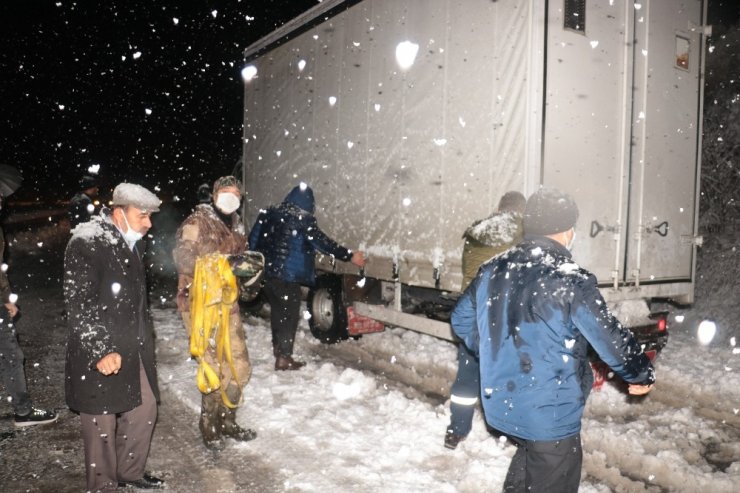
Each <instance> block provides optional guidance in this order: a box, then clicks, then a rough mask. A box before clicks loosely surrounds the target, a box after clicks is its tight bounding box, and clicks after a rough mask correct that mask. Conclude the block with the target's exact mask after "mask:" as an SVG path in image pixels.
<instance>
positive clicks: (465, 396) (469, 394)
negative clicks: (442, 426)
mask: <svg viewBox="0 0 740 493" xmlns="http://www.w3.org/2000/svg"><path fill="white" fill-rule="evenodd" d="M479 367H480V365H479V364H478V359H477V358H476V357H475V356H474V355H473V354H472V353H470V351H468V348H466V347H465V344H463V343H460V344H459V345H458V347H457V376H456V377H455V382H454V383H453V384H452V388H451V389H450V394H451V395H450V426H448V427H447V432H448V433H454V434H455V435H461V436H467V435H468V433H470V428H471V427H472V424H473V414H474V413H475V406H476V404H477V403H478V394H479V393H480V370H479Z"/></svg>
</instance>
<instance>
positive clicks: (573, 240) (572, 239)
mask: <svg viewBox="0 0 740 493" xmlns="http://www.w3.org/2000/svg"><path fill="white" fill-rule="evenodd" d="M575 242H576V232H575V230H573V236H571V237H570V241H569V242H568V244H567V245H565V248H567V249H568V251H572V250H573V244H574V243H575Z"/></svg>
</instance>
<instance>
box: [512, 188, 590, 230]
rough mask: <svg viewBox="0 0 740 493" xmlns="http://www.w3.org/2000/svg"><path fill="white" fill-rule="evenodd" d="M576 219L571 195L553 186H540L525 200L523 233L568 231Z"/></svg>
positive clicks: (575, 209)
mask: <svg viewBox="0 0 740 493" xmlns="http://www.w3.org/2000/svg"><path fill="white" fill-rule="evenodd" d="M577 220H578V206H577V205H576V202H575V200H573V197H571V196H570V195H568V194H567V193H564V192H561V191H560V190H557V189H555V188H546V187H543V188H540V189H539V190H537V191H536V192H535V193H533V194H532V195H531V196H530V197H529V199H528V200H527V206H526V208H525V209H524V223H523V225H524V234H525V235H539V236H546V235H551V234H556V233H562V232H563V231H568V230H569V229H570V228H572V227H573V226H575V224H576V221H577Z"/></svg>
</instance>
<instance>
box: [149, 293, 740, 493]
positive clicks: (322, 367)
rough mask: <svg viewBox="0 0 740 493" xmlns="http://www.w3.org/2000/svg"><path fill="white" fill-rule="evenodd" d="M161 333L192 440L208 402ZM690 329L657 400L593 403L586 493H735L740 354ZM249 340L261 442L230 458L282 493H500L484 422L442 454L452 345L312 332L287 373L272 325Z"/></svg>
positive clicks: (391, 334) (252, 416)
mask: <svg viewBox="0 0 740 493" xmlns="http://www.w3.org/2000/svg"><path fill="white" fill-rule="evenodd" d="M154 319H155V331H156V333H157V337H158V359H159V378H160V381H161V382H162V388H163V390H165V389H166V390H169V391H171V392H173V393H174V394H175V395H177V396H178V398H180V399H181V400H182V401H183V402H184V403H185V404H186V405H187V406H188V407H189V408H191V409H192V411H193V426H194V427H195V426H197V414H198V411H199V409H200V394H199V392H198V390H197V389H196V387H195V369H196V365H195V362H194V361H193V360H191V359H189V357H188V354H187V342H186V339H185V337H184V329H183V327H182V324H181V321H180V319H179V317H178V315H177V313H176V312H175V311H174V310H172V309H165V308H158V309H155V310H154ZM690 325H691V324H688V323H686V324H684V325H675V326H674V327H673V331H672V335H671V339H670V341H669V344H668V346H667V348H666V349H665V350H664V353H663V354H662V355H661V357H660V358H659V360H658V363H657V375H658V383H657V386H656V389H655V390H654V392H653V393H652V394H650V395H649V396H648V398H647V399H635V398H630V397H629V396H626V395H625V394H624V393H622V392H620V390H619V389H618V388H617V387H616V386H614V385H606V386H605V387H604V388H603V389H602V390H601V391H600V392H595V393H592V395H591V398H590V401H589V404H588V407H587V410H586V415H585V419H584V423H583V425H584V426H583V440H584V477H583V480H582V484H581V489H580V491H581V492H582V493H593V492H598V493H606V492H641V491H645V492H664V491H671V492H673V491H676V492H682V491H685V492H697V491H702V492H706V493H709V492H712V493H722V492H728V493H729V492H736V491H738V489H737V487H738V486H737V485H738V484H740V416H739V415H738V408H740V398H739V395H740V378H739V375H740V371H738V370H739V368H738V366H740V354H738V351H737V350H736V348H735V347H734V346H732V344H731V343H730V342H729V341H728V342H727V343H726V344H718V345H717V346H710V347H704V346H701V345H699V343H698V342H697V341H696V337H695V336H694V334H692V333H691V328H690ZM245 329H246V331H247V337H248V346H249V353H250V357H251V360H252V364H253V367H254V369H253V374H252V378H251V381H250V383H249V385H248V387H247V391H246V400H245V402H244V405H243V407H242V408H241V410H240V411H239V415H238V421H239V423H240V424H241V425H242V426H245V427H251V428H253V429H255V430H257V432H258V438H257V439H256V440H254V441H252V442H248V443H246V444H235V443H232V445H231V446H230V448H228V449H227V450H228V452H227V453H230V454H245V456H253V455H258V456H260V457H261V458H262V459H263V460H264V461H265V462H266V463H268V464H272V465H273V466H274V467H275V469H276V471H277V477H280V478H281V481H282V489H283V491H286V492H313V491H342V492H344V491H352V492H381V491H382V492H480V491H500V489H501V486H502V484H503V480H504V477H505V475H506V471H507V469H508V467H509V461H510V458H511V456H512V455H513V453H514V449H513V447H512V446H510V445H509V444H507V443H505V442H504V441H502V440H501V439H499V438H496V437H494V436H492V435H491V434H489V433H488V431H487V430H486V427H485V425H484V422H483V419H482V417H481V416H480V415H479V414H476V418H475V421H474V425H473V431H472V433H471V435H470V436H469V437H468V438H467V440H466V441H464V442H462V443H461V445H460V446H459V447H458V449H457V450H455V451H450V450H447V449H445V448H444V447H443V445H442V442H443V438H444V432H445V428H446V426H447V424H448V422H449V403H448V402H446V403H441V400H440V399H437V400H435V399H433V398H424V395H433V394H435V393H437V394H439V395H445V397H446V394H447V392H448V386H449V383H450V382H451V380H452V378H453V377H454V372H455V368H456V362H455V356H456V351H455V347H454V345H452V344H451V343H449V342H446V341H442V340H438V339H435V338H432V337H429V336H426V335H421V334H417V333H414V332H410V331H406V330H402V329H391V330H387V331H386V332H384V333H380V334H371V335H366V336H364V337H362V338H361V339H359V340H349V341H345V342H343V343H341V344H338V345H336V346H332V347H326V346H323V345H321V344H320V343H319V342H318V341H316V340H315V339H313V337H312V336H311V335H310V332H308V330H306V329H307V326H306V322H305V320H304V321H302V322H301V328H300V329H299V333H298V337H297V340H296V351H295V352H296V356H297V357H298V358H302V359H305V360H307V361H308V365H307V366H306V367H305V368H304V369H302V370H300V371H297V372H276V371H274V370H273V364H274V359H273V356H272V349H271V344H270V328H269V322H267V321H265V320H263V319H261V318H256V317H247V318H246V320H245ZM368 360H371V361H368ZM378 368H380V369H381V370H380V371H378ZM394 368H395V369H396V371H395V372H394V371H393V369H394ZM372 369H374V370H372ZM381 373H382V375H381ZM396 378H398V379H400V380H402V381H405V382H407V383H409V382H410V383H411V385H412V386H413V387H415V388H416V390H417V391H418V392H417V395H418V396H420V397H419V398H414V397H413V394H414V392H413V391H412V392H405V391H404V389H403V387H404V386H403V385H398V384H396V383H394V380H395V379H396ZM445 385H446V386H445ZM410 396H411V397H410ZM224 486H226V485H224ZM232 488H233V489H234V490H237V489H239V487H238V485H233V486H232ZM225 491H226V490H225Z"/></svg>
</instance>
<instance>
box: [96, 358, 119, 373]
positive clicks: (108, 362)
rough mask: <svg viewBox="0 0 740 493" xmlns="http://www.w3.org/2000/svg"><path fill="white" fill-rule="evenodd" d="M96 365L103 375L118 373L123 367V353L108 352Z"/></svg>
mask: <svg viewBox="0 0 740 493" xmlns="http://www.w3.org/2000/svg"><path fill="white" fill-rule="evenodd" d="M95 366H96V367H97V369H98V371H99V372H100V373H102V374H103V375H106V376H107V375H111V374H116V373H118V370H120V369H121V355H120V354H118V353H109V354H106V355H105V356H103V357H102V358H100V361H98V363H97V364H96V365H95Z"/></svg>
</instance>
